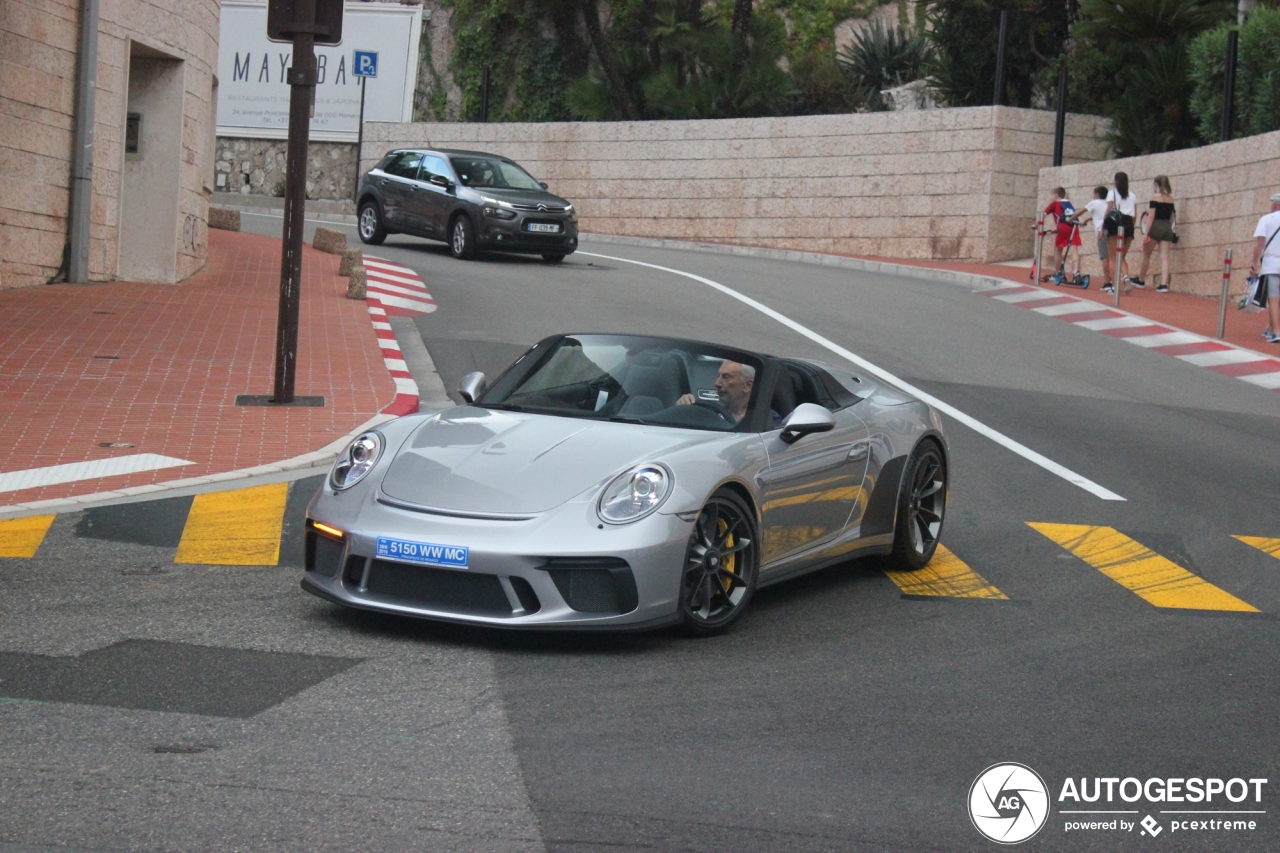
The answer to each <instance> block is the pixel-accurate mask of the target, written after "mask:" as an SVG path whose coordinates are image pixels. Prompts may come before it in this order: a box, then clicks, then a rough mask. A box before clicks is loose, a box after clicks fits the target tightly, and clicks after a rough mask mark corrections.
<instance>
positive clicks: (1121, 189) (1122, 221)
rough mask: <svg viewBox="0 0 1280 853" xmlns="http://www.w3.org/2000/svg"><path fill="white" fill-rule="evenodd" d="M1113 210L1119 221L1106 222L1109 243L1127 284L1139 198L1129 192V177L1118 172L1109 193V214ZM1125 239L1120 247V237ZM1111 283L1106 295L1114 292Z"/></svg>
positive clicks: (1106, 289)
mask: <svg viewBox="0 0 1280 853" xmlns="http://www.w3.org/2000/svg"><path fill="white" fill-rule="evenodd" d="M1112 210H1115V211H1117V212H1118V213H1119V221H1116V219H1115V218H1111V219H1108V220H1106V229H1107V243H1108V246H1109V247H1110V249H1111V252H1110V254H1111V257H1112V258H1114V259H1115V262H1118V263H1119V264H1120V274H1121V275H1122V276H1124V280H1125V283H1126V284H1127V283H1128V281H1129V261H1128V257H1127V256H1128V254H1129V248H1130V247H1131V246H1132V245H1133V234H1134V228H1133V225H1134V216H1135V215H1137V212H1138V196H1137V194H1135V193H1131V192H1129V176H1128V175H1127V174H1125V173H1124V172H1116V184H1115V189H1113V190H1112V191H1111V192H1109V193H1107V213H1108V215H1109V214H1110V213H1111V211H1112ZM1120 236H1123V237H1124V245H1123V246H1120V245H1118V243H1119V239H1118V238H1119V237H1120ZM1113 289H1114V288H1113V287H1112V284H1111V282H1107V285H1106V286H1105V287H1103V288H1102V290H1103V292H1104V293H1111V292H1112V291H1113Z"/></svg>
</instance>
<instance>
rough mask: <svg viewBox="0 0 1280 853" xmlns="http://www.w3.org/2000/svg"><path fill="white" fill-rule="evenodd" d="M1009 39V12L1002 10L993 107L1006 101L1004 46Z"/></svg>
mask: <svg viewBox="0 0 1280 853" xmlns="http://www.w3.org/2000/svg"><path fill="white" fill-rule="evenodd" d="M1008 38H1009V10H1008V9H1001V10H1000V46H999V47H998V48H997V49H996V91H995V94H994V95H993V97H992V101H991V103H992V105H993V106H997V107H998V106H1000V102H1001V101H1003V100H1004V46H1005V42H1006V41H1008Z"/></svg>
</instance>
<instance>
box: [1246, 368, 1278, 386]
mask: <svg viewBox="0 0 1280 853" xmlns="http://www.w3.org/2000/svg"><path fill="white" fill-rule="evenodd" d="M1236 379H1239V380H1240V381H1242V382H1249V383H1251V384H1253V385H1259V386H1261V387H1263V388H1280V370H1276V371H1275V372H1273V373H1255V374H1253V375H1252V376H1237V377H1236Z"/></svg>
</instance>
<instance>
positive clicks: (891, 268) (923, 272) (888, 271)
mask: <svg viewBox="0 0 1280 853" xmlns="http://www.w3.org/2000/svg"><path fill="white" fill-rule="evenodd" d="M578 239H579V240H580V241H581V240H589V241H593V242H597V243H616V244H618V245H622V246H640V247H644V248H651V249H684V250H687V251H695V252H711V253H713V254H717V255H736V256H738V257H743V258H764V259H767V260H771V261H792V262H794V263H801V264H815V265H817V266H822V267H840V268H842V269H849V270H857V271H858V272H871V273H879V274H881V275H896V276H906V277H909V278H922V279H926V280H928V281H942V282H946V283H947V284H958V285H961V286H962V287H969V288H973V289H976V290H990V289H992V288H996V287H1003V286H1004V283H1005V282H1006V281H1008V280H1007V279H1003V278H997V277H996V276H990V275H980V274H978V273H970V272H959V271H956V270H939V269H933V268H931V267H916V266H911V265H910V264H895V263H887V262H885V261H868V260H865V259H863V258H849V257H845V256H843V255H824V254H822V253H820V252H797V251H792V250H790V249H767V248H764V247H762V246H734V245H730V244H727V243H692V242H689V241H686V240H668V239H664V238H653V237H620V236H616V235H613V234H586V233H581V234H579V235H578Z"/></svg>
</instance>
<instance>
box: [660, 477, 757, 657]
mask: <svg viewBox="0 0 1280 853" xmlns="http://www.w3.org/2000/svg"><path fill="white" fill-rule="evenodd" d="M759 555H760V552H759V549H758V548H757V547H756V532H755V518H754V516H753V514H752V512H751V510H750V508H749V507H748V506H747V504H746V503H745V502H744V501H743V500H742V498H740V497H738V495H737V494H735V493H734V492H732V491H729V490H726V489H721V490H720V491H718V492H716V493H715V494H713V495H712V496H711V497H710V499H709V500H708V501H707V503H706V506H704V507H703V508H702V512H700V513H698V518H697V520H696V521H695V522H694V525H693V533H692V535H690V537H689V547H688V549H687V550H686V552H685V561H684V569H683V577H682V579H681V584H680V616H681V621H682V622H683V625H684V629H685V631H686V632H687V633H689V634H691V635H693V636H696V637H709V636H712V635H714V634H719V633H720V632H722V631H725V630H727V629H728V628H729V626H730V625H732V624H733V623H734V622H736V621H738V619H740V618H742V613H743V611H745V610H746V608H747V604H748V603H749V602H750V601H751V594H752V593H753V592H754V591H755V588H756V574H757V571H758V569H759V561H760V556H759Z"/></svg>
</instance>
